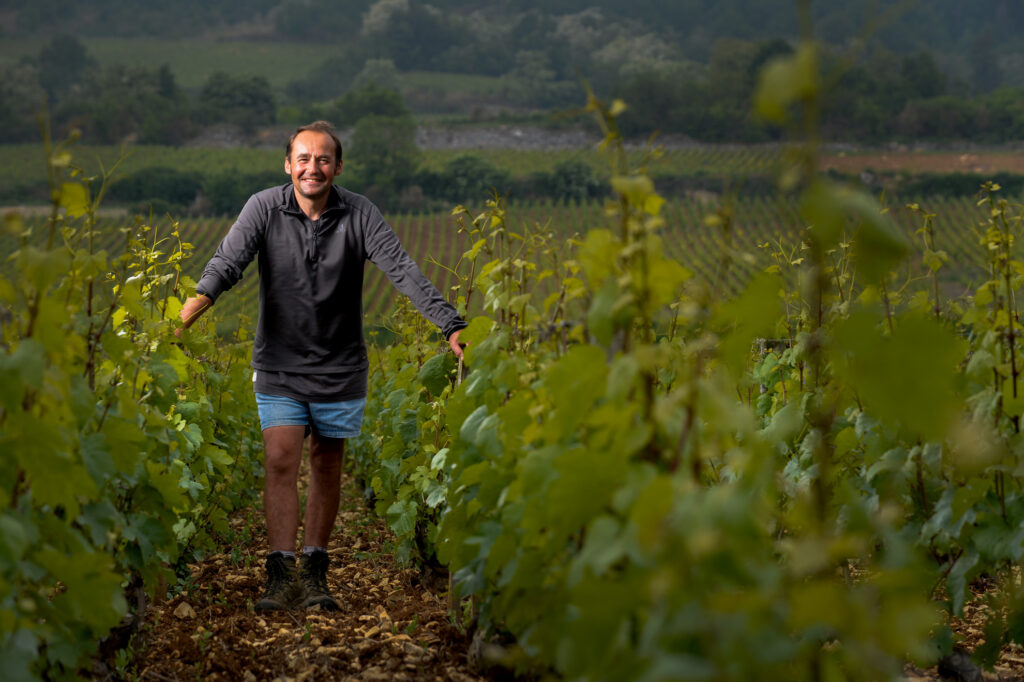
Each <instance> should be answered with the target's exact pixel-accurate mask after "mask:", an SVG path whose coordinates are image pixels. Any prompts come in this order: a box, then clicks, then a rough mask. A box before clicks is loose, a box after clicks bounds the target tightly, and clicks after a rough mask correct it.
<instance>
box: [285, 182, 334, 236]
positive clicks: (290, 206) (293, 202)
mask: <svg viewBox="0 0 1024 682" xmlns="http://www.w3.org/2000/svg"><path fill="white" fill-rule="evenodd" d="M280 208H281V210H282V211H284V212H285V213H288V214H290V215H295V216H299V217H302V218H305V219H307V220H309V221H310V222H311V223H312V224H313V225H314V226H316V228H317V229H318V230H319V227H320V225H322V224H323V223H324V218H325V217H326V216H327V214H328V213H332V212H334V211H344V210H345V202H344V201H342V199H341V192H339V191H338V188H337V186H335V185H331V193H330V194H329V195H328V197H327V203H326V204H324V210H322V211H320V217H319V218H318V219H316V220H313V219H312V218H310V217H309V216H307V215H306V213H305V211H303V210H302V207H300V206H299V202H298V200H297V199H296V198H295V188H294V187H293V186H292V185H291V184H288V185H285V191H284V203H282V204H281V206H280Z"/></svg>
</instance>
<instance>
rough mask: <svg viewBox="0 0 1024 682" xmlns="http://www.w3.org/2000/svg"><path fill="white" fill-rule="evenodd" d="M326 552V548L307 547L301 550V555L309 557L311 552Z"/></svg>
mask: <svg viewBox="0 0 1024 682" xmlns="http://www.w3.org/2000/svg"><path fill="white" fill-rule="evenodd" d="M326 551H327V548H326V547H310V546H309V545H307V546H305V547H303V548H302V553H303V554H305V555H306V556H309V555H310V554H312V553H313V552H326Z"/></svg>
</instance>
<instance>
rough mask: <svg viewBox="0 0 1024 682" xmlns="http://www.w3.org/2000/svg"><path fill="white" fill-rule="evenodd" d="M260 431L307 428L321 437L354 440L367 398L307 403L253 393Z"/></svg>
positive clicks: (360, 427)
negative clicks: (277, 427)
mask: <svg viewBox="0 0 1024 682" xmlns="http://www.w3.org/2000/svg"><path fill="white" fill-rule="evenodd" d="M256 406H257V408H258V411H259V418H260V428H261V429H263V430H266V429H269V428H273V427H275V426H306V427H309V428H312V429H313V430H314V431H316V433H318V434H319V435H321V436H323V437H324V438H356V437H358V436H360V435H361V434H362V426H363V410H364V409H365V407H366V398H358V399H355V400H347V401H337V402H332V403H309V402H304V401H300V400H296V399H294V398H289V397H286V396H277V395H268V394H263V393H256Z"/></svg>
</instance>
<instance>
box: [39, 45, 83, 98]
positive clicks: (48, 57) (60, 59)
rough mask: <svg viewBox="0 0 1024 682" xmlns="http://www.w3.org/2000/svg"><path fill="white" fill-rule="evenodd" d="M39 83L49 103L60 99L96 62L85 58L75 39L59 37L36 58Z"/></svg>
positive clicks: (80, 46) (81, 47) (81, 46)
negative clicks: (47, 96)
mask: <svg viewBox="0 0 1024 682" xmlns="http://www.w3.org/2000/svg"><path fill="white" fill-rule="evenodd" d="M36 64H37V65H38V67H39V84H40V85H41V86H43V89H45V90H46V93H47V94H48V95H49V96H50V100H51V101H52V102H57V101H59V100H61V99H63V98H64V97H65V96H66V95H67V94H68V93H70V92H71V90H72V88H73V87H74V86H75V85H76V84H78V83H80V82H81V81H82V80H83V79H84V78H85V76H86V75H87V74H88V73H89V72H90V71H92V70H94V69H95V68H96V60H95V59H93V58H92V56H90V55H89V53H88V52H87V51H86V49H85V45H83V44H82V43H81V42H80V41H79V40H78V39H77V38H75V37H73V36H70V35H67V34H62V35H58V36H54V37H53V38H52V39H51V40H50V42H49V43H47V45H46V46H45V47H43V49H41V50H40V51H39V56H38V57H37V59H36Z"/></svg>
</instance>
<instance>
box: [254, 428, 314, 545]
mask: <svg viewBox="0 0 1024 682" xmlns="http://www.w3.org/2000/svg"><path fill="white" fill-rule="evenodd" d="M305 435H306V427H305V426H271V427H270V428H268V429H264V430H263V446H264V450H265V453H266V469H267V477H266V481H265V483H264V486H263V511H264V514H265V516H266V521H267V544H268V545H269V548H270V551H271V552H274V551H281V552H294V551H295V539H296V536H297V534H298V530H299V490H298V480H299V463H300V462H301V460H302V441H303V440H305Z"/></svg>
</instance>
